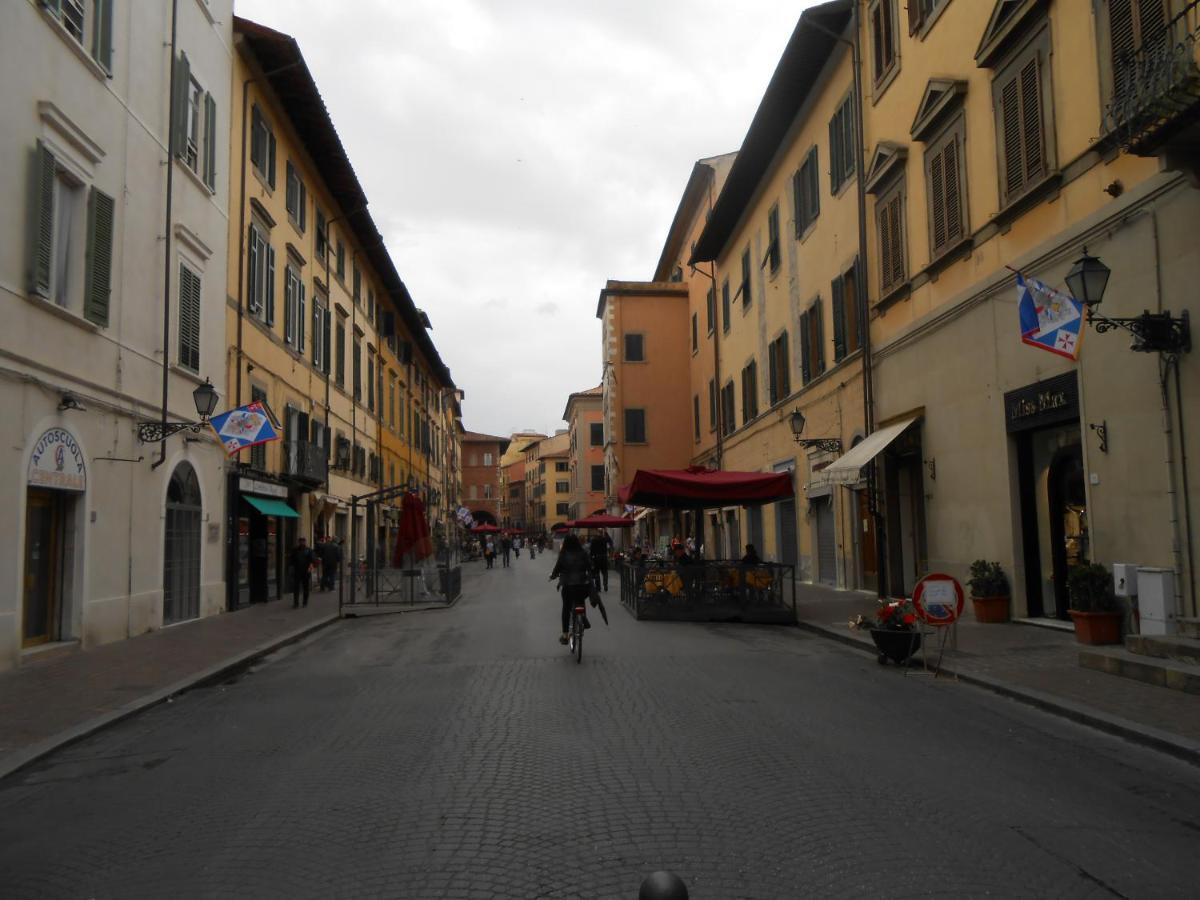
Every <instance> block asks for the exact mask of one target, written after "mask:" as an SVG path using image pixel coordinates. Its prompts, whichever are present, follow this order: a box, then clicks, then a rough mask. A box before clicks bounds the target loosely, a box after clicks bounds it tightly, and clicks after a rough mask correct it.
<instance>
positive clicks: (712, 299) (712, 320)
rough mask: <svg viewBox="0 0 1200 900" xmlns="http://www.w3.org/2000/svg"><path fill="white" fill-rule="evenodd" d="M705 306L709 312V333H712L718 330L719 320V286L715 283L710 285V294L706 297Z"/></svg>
mask: <svg viewBox="0 0 1200 900" xmlns="http://www.w3.org/2000/svg"><path fill="white" fill-rule="evenodd" d="M704 307H705V313H706V314H707V324H708V333H709V334H712V333H713V331H715V330H716V322H717V287H716V285H715V284H710V285H709V286H708V296H707V297H706V298H705V304H704Z"/></svg>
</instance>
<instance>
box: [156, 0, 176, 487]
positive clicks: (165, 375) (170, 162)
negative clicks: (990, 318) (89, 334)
mask: <svg viewBox="0 0 1200 900" xmlns="http://www.w3.org/2000/svg"><path fill="white" fill-rule="evenodd" d="M178 24H179V0H171V58H170V61H169V62H168V63H167V65H168V66H169V67H170V70H171V75H170V79H169V80H168V85H169V87H168V88H167V90H168V91H169V92H170V100H169V101H168V103H167V204H166V214H165V219H166V224H165V226H164V229H163V355H162V428H163V433H164V434H165V433H166V430H167V395H168V391H169V388H170V384H171V382H170V374H171V366H170V363H171V200H172V199H173V197H174V191H173V190H172V188H173V186H174V183H175V146H174V144H175V116H176V115H177V114H178V110H176V109H175V69H176V65H175V54H176V52H177V46H176V36H177V32H178ZM166 461H167V442H166V441H165V440H164V441H160V442H159V447H158V460H157V461H156V462H153V463H151V464H150V470H151V471H153V470H155V469H157V468H158V467H159V466H161V465H162V464H163V463H165V462H166Z"/></svg>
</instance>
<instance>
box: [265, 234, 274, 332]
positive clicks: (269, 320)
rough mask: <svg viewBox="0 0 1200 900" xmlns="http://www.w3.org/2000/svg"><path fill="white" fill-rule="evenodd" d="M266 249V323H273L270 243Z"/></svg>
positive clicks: (272, 252)
mask: <svg viewBox="0 0 1200 900" xmlns="http://www.w3.org/2000/svg"><path fill="white" fill-rule="evenodd" d="M266 249H267V296H266V305H267V324H268V325H274V324H275V248H274V247H272V246H271V245H270V244H267V245H266Z"/></svg>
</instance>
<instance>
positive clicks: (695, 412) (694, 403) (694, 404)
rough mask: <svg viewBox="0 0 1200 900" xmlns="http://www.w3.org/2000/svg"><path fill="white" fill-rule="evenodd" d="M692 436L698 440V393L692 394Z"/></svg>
mask: <svg viewBox="0 0 1200 900" xmlns="http://www.w3.org/2000/svg"><path fill="white" fill-rule="evenodd" d="M692 437H693V438H695V439H696V440H697V441H698V440H700V395H699V394H693V395H692Z"/></svg>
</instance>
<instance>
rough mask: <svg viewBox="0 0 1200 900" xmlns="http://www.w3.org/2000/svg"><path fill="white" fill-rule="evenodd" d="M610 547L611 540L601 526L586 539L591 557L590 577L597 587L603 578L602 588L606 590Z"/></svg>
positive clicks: (611, 544) (611, 545)
mask: <svg viewBox="0 0 1200 900" xmlns="http://www.w3.org/2000/svg"><path fill="white" fill-rule="evenodd" d="M612 547H613V540H612V538H610V537H609V536H608V532H607V531H605V530H604V529H603V528H601V529H600V530H599V531H598V532H597V533H596V534H595V535H594V536H593V537H592V539H591V540H590V541H588V553H589V554H590V555H591V557H592V569H593V570H594V574H593V576H592V577H593V579H594V580H595V582H596V588H597V589H599V588H600V582H601V580H602V579H603V582H604V590H606V591H607V590H608V554H609V551H611V550H612Z"/></svg>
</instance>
